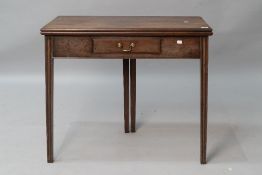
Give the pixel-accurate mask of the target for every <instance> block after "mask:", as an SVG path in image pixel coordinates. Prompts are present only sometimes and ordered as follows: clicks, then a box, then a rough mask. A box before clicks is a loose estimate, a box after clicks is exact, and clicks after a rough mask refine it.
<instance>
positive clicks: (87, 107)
mask: <svg viewBox="0 0 262 175" xmlns="http://www.w3.org/2000/svg"><path fill="white" fill-rule="evenodd" d="M58 15H111V16H112V15H117V16H119V15H122V16H128V15H132V16H143V15H145V16H157V15H159V16H165V15H179V16H190V15H197V16H202V17H203V18H204V19H205V20H206V21H207V22H208V23H209V24H210V26H211V27H212V28H213V29H214V35H213V36H211V38H210V65H209V73H210V74H209V137H208V159H209V164H207V165H206V166H200V165H199V161H198V160H199V128H198V124H199V61H198V60H161V61H158V60H138V61H137V91H138V92H137V118H138V121H137V122H138V130H137V133H136V134H123V99H122V98H123V97H122V94H123V90H122V61H121V60H58V61H55V124H56V126H55V136H56V137H55V155H56V160H57V161H56V163H55V164H53V165H50V164H47V163H46V162H45V161H46V158H45V154H46V153H45V151H46V148H45V106H44V105H45V101H44V100H45V98H44V38H43V36H41V35H40V31H39V30H40V28H41V27H42V26H43V25H45V24H46V23H47V22H49V21H50V20H52V19H53V18H55V17H56V16H58ZM261 17H262V1H261V0H250V1H245V0H220V1H215V0H213V1H212V0H187V1H179V0H162V1H157V0H151V1H146V0H132V1H131V0H128V1H125V0H110V1H102V0H85V1H84V0H74V1H73V0H67V1H62V0H56V1H51V0H45V1H36V0H35V1H32V0H19V1H17V0H0V24H1V26H0V38H1V44H0V119H1V122H0V155H1V156H0V174H26V175H28V174H30V173H31V174H47V173H48V174H73V173H78V174H104V173H107V174H134V173H136V174H149V173H151V174H196V173H197V174H200V173H202V174H209V173H210V174H238V175H239V174H261V172H262V168H261V163H262V158H261V157H262V149H261V139H262V134H261V132H262V129H261V126H262V124H261V122H262V120H261V114H262V109H261V105H262V93H261V89H262V78H261V73H262V71H261V66H262V59H261V46H262V23H261ZM189 167H190V168H189Z"/></svg>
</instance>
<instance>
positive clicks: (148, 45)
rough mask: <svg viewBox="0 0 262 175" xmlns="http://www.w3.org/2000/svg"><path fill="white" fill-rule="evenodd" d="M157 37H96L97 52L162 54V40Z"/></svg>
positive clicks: (95, 50)
mask: <svg viewBox="0 0 262 175" xmlns="http://www.w3.org/2000/svg"><path fill="white" fill-rule="evenodd" d="M160 41H161V40H160V38H157V37H155V38H154V37H152V38H151V37H96V38H93V52H94V53H95V54H111V53H112V54H160V52H161V42H160Z"/></svg>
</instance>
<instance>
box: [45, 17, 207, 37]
mask: <svg viewBox="0 0 262 175" xmlns="http://www.w3.org/2000/svg"><path fill="white" fill-rule="evenodd" d="M72 32H76V33H77V32H205V33H207V35H212V28H211V27H210V26H209V25H208V24H207V23H206V22H205V21H204V20H203V18H201V17H199V16H58V17H56V18H55V19H54V20H53V21H51V22H50V23H48V24H47V25H45V26H44V27H43V28H42V29H41V34H44V35H45V34H59V33H72Z"/></svg>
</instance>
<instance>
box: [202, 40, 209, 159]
mask: <svg viewBox="0 0 262 175" xmlns="http://www.w3.org/2000/svg"><path fill="white" fill-rule="evenodd" d="M200 62H201V126H200V128H201V129H200V135H201V138H200V139H201V144H200V157H201V158H200V162H201V164H206V163H207V159H206V147H207V146H206V145H207V108H208V107H207V106H208V37H203V38H201V58H200Z"/></svg>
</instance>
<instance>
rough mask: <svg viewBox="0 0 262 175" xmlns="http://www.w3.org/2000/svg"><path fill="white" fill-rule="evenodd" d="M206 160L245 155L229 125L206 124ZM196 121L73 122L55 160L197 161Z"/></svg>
mask: <svg viewBox="0 0 262 175" xmlns="http://www.w3.org/2000/svg"><path fill="white" fill-rule="evenodd" d="M209 128H210V129H209V131H208V153H207V154H208V161H209V163H218V162H239V161H246V157H245V155H244V153H243V151H242V149H241V146H240V145H239V143H238V141H237V138H236V136H235V134H234V131H233V130H232V128H231V127H230V126H229V125H227V124H209ZM199 133H200V132H199V123H149V124H147V125H143V127H140V129H139V130H137V132H136V133H124V132H123V128H122V124H121V123H109V122H108V123H106V122H74V123H72V124H71V125H70V128H69V129H68V130H67V133H65V138H64V140H63V141H62V143H57V146H56V147H57V149H56V154H55V155H56V158H55V159H56V161H63V162H75V161H174V162H181V161H191V162H198V161H199V150H200V148H199V142H200V139H199Z"/></svg>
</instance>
